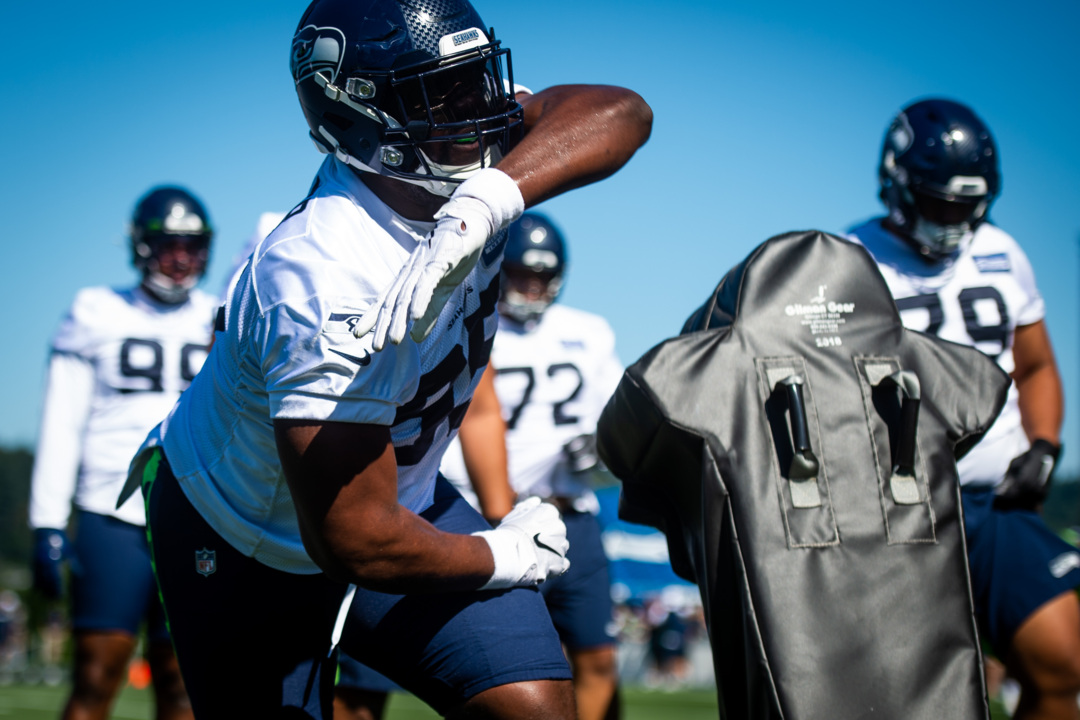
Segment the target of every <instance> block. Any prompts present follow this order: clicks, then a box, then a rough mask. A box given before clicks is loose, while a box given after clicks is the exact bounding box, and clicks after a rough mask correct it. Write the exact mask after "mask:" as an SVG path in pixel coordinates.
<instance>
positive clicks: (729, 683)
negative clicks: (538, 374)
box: [598, 231, 1009, 720]
mask: <svg viewBox="0 0 1080 720" xmlns="http://www.w3.org/2000/svg"><path fill="white" fill-rule="evenodd" d="M901 372H903V373H907V374H906V375H903V374H896V373H901ZM790 374H794V375H796V376H799V380H800V381H801V382H800V387H799V390H800V391H801V400H800V399H799V398H795V397H794V395H793V393H794V389H789V388H788V387H787V386H783V385H780V386H778V385H777V383H778V382H780V381H781V380H783V379H784V378H785V377H787V376H788V375H790ZM894 375H895V377H893V378H892V379H888V378H889V377H890V376H894ZM898 383H900V384H898ZM904 383H907V386H903V385H904ZM1008 384H1009V379H1008V376H1007V375H1005V373H1004V372H1002V371H1001V370H1000V369H999V368H998V366H997V365H996V364H995V363H994V362H993V361H992V360H990V359H989V358H987V357H986V356H984V355H982V354H981V353H979V352H977V351H975V350H973V349H971V348H967V347H961V346H958V345H953V344H951V343H946V342H942V341H939V340H937V339H935V338H931V337H928V336H925V335H922V334H919V333H915V332H911V331H908V330H905V329H904V328H903V326H902V325H901V323H900V318H899V315H898V313H897V311H896V307H895V305H894V303H893V301H892V299H891V297H890V295H889V291H888V288H887V287H886V285H885V282H884V280H883V279H882V278H881V276H880V275H879V273H878V271H877V268H876V266H875V264H874V262H873V260H872V258H871V257H870V256H869V255H868V254H867V253H866V252H865V251H864V250H863V249H862V248H861V247H860V246H858V245H854V244H852V243H849V242H847V241H845V240H842V239H840V238H837V237H835V236H831V235H827V234H825V233H821V232H816V231H808V232H798V233H789V234H786V235H781V236H778V237H775V238H772V239H770V240H768V241H766V242H765V243H763V244H762V245H760V246H759V247H757V248H756V249H755V250H754V251H753V252H752V253H751V254H750V255H749V256H748V257H747V258H746V260H744V261H743V262H742V263H740V264H739V265H737V266H736V267H735V268H733V269H732V270H731V271H730V272H729V273H728V274H727V275H726V276H725V277H724V278H723V280H722V281H721V282H720V284H719V285H718V286H717V287H716V289H715V291H714V292H713V293H712V295H711V296H710V297H709V299H708V300H707V301H706V302H705V304H704V305H702V307H701V308H699V309H698V310H697V311H696V312H695V313H694V314H693V315H692V316H691V318H690V319H689V320H688V321H687V323H686V325H685V326H684V334H682V335H680V336H678V337H674V338H671V339H669V340H667V341H665V342H663V343H661V344H660V345H658V346H656V347H655V348H653V349H652V350H650V351H649V352H648V353H646V354H645V355H644V356H643V357H642V358H641V359H640V360H638V362H636V363H635V364H634V365H633V366H631V367H630V368H629V369H628V370H627V372H626V375H625V376H624V378H623V381H622V383H621V384H620V386H619V388H618V390H617V391H616V393H615V395H614V396H613V397H612V399H611V401H610V402H609V404H608V406H607V408H606V409H605V411H604V414H603V417H602V418H601V421H600V428H599V433H598V448H599V451H600V454H601V457H602V458H603V459H604V461H605V462H606V463H607V465H608V467H609V468H610V469H611V470H612V471H613V472H614V473H615V474H616V475H617V476H618V477H619V478H620V479H622V481H623V495H622V499H621V504H620V515H621V516H622V517H624V518H625V519H628V520H632V521H635V522H643V523H645V524H649V525H652V526H654V527H658V528H660V529H661V530H663V531H664V532H665V533H666V535H667V539H668V546H669V549H670V551H671V556H672V563H673V566H674V567H675V569H676V571H677V572H679V573H680V574H681V575H683V576H684V577H687V578H690V579H692V580H695V581H696V582H697V583H698V585H699V587H700V588H701V591H702V598H703V601H704V604H705V610H706V620H707V622H708V625H709V631H710V639H711V643H712V647H713V657H714V663H715V669H716V673H717V680H718V689H719V694H720V701H721V714H722V716H724V717H730V718H824V717H827V718H831V719H838V718H866V717H877V718H904V719H905V720H912V719H914V718H943V717H949V718H973V717H987V712H988V711H987V706H986V701H985V689H984V686H983V679H982V661H981V656H980V653H979V645H978V639H977V635H976V631H975V625H974V619H973V614H972V606H971V597H970V590H969V584H968V580H967V560H966V557H965V550H964V540H963V532H962V527H961V520H960V512H961V511H960V504H959V489H958V487H959V486H958V482H957V476H956V465H955V461H956V458H957V455H958V453H960V452H961V451H962V450H964V449H967V448H970V447H971V445H972V444H973V443H974V441H976V440H977V439H978V438H979V437H981V436H982V434H984V433H985V432H986V430H987V429H988V428H989V427H990V425H991V423H992V422H993V420H994V419H995V418H996V416H997V414H998V412H1000V409H1001V407H1002V405H1003V403H1004V401H1005V396H1006V392H1007V389H1008ZM916 391H917V392H916ZM905 392H906V393H907V396H908V399H909V402H907V404H906V405H905V404H904V393H905ZM793 402H794V403H796V404H799V403H801V406H802V410H803V411H804V412H805V416H806V420H805V430H803V429H801V428H802V426H801V425H800V424H799V423H801V422H802V421H801V420H799V419H798V418H795V417H794V416H793V414H792V403H793ZM905 408H906V410H905ZM905 413H906V414H905ZM905 418H906V420H905ZM916 419H917V424H916V425H914V426H913V427H916V428H917V429H916V433H915V437H913V438H911V437H907V439H906V440H905V437H906V436H905V435H904V434H903V432H902V426H903V425H904V423H905V422H907V423H908V424H911V423H912V422H914V421H915V420H916ZM793 423H795V424H793ZM800 433H802V434H803V435H804V437H805V442H806V445H807V452H806V453H804V455H803V456H802V457H801V458H800V459H799V460H800V461H799V462H793V454H794V453H795V449H794V446H795V440H793V438H795V437H796V436H798V435H799V434H800ZM901 447H903V449H904V452H903V453H901V452H900V450H901ZM901 454H906V455H907V456H908V457H907V459H904V458H901V457H900V455H901ZM815 463H816V464H815ZM815 470H816V473H817V475H816V478H813V479H814V481H815V483H816V492H817V495H816V496H815V495H814V494H813V489H811V488H810V487H809V486H808V485H807V484H806V483H807V482H808V481H809V479H810V478H811V477H812V476H813V473H814V471H815ZM798 483H803V484H801V485H800V484H798ZM815 497H816V498H817V499H818V500H819V501H818V502H815Z"/></svg>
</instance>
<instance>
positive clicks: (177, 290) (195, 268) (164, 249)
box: [135, 235, 210, 305]
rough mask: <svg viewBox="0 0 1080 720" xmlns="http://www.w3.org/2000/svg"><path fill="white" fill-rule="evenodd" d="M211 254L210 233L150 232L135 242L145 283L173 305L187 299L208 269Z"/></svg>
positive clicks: (145, 285) (139, 267)
mask: <svg viewBox="0 0 1080 720" xmlns="http://www.w3.org/2000/svg"><path fill="white" fill-rule="evenodd" d="M209 253H210V237H209V236H208V235H148V236H145V237H143V238H141V239H140V240H139V242H137V243H136V244H135V254H136V258H137V260H136V267H137V268H138V269H139V270H141V271H142V273H143V286H144V287H145V288H146V289H147V290H149V291H150V292H151V293H152V294H153V295H154V297H156V298H157V299H159V300H161V301H162V302H164V303H167V304H170V305H175V304H179V303H182V302H185V301H186V300H187V298H188V295H189V294H190V293H191V290H192V288H194V287H195V286H196V285H197V284H198V282H199V280H200V279H202V276H203V274H204V273H205V272H206V262H207V259H208V258H209Z"/></svg>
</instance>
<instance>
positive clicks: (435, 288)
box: [353, 168, 525, 351]
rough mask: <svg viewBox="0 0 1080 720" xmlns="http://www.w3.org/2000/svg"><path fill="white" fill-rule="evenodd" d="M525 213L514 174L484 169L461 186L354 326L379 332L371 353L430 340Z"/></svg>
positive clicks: (359, 331)
mask: <svg viewBox="0 0 1080 720" xmlns="http://www.w3.org/2000/svg"><path fill="white" fill-rule="evenodd" d="M524 211H525V201H524V199H523V198H522V197H521V191H520V190H519V189H518V186H517V183H515V182H514V181H513V180H512V179H511V178H510V176H509V175H507V174H506V173H504V172H502V171H501V170H498V169H496V168H485V169H484V170H481V171H480V172H478V173H476V174H475V175H473V176H472V177H470V178H469V179H468V180H466V181H465V182H463V183H461V185H459V186H458V189H457V190H455V191H454V194H453V195H451V196H450V199H449V200H447V201H446V204H445V205H443V206H442V207H441V208H440V209H439V211H438V212H437V213H435V221H436V222H435V229H434V230H432V231H431V234H430V235H428V236H427V238H425V239H424V241H423V242H421V243H420V244H418V245H417V246H416V249H415V250H413V252H412V255H410V256H409V259H408V261H407V262H406V263H405V266H404V267H403V268H402V269H401V271H400V272H399V273H398V276H397V278H396V279H395V280H394V282H393V283H392V284H391V285H390V287H389V288H387V289H386V290H385V291H383V292H382V293H380V295H379V297H378V299H377V300H376V301H375V304H374V305H372V306H371V307H370V308H368V311H367V312H366V313H364V315H363V316H362V317H361V318H360V321H359V322H358V323H356V325H355V326H354V327H353V334H354V335H355V336H356V337H362V336H364V335H366V334H367V333H368V332H369V331H371V330H372V329H374V331H375V335H374V337H373V339H372V343H371V345H372V348H373V349H374V350H376V351H379V350H382V349H383V348H384V347H385V346H386V341H387V340H389V341H390V342H391V343H393V344H394V345H397V344H399V343H400V342H401V341H402V340H404V339H405V332H406V330H408V327H409V323H410V322H412V332H411V333H410V337H412V339H413V340H414V341H416V342H420V341H421V340H423V339H424V338H426V337H427V336H428V333H430V332H431V328H432V327H433V326H434V324H435V319H436V318H437V317H438V316H439V313H440V312H442V309H443V306H444V305H446V301H447V300H448V299H449V298H450V295H451V294H452V293H453V292H454V289H455V288H456V287H457V286H458V285H460V284H461V282H462V281H463V280H464V279H465V277H466V276H467V275H468V274H469V272H471V271H472V269H473V268H474V267H476V263H477V261H478V260H479V259H480V254H481V253H482V252H483V251H484V246H485V245H486V244H487V241H488V239H489V238H491V236H492V235H494V234H495V233H497V232H499V231H500V230H502V229H503V228H505V227H506V226H507V225H509V224H510V223H511V222H513V221H514V220H517V218H518V217H519V216H520V215H521V213H522V212H524Z"/></svg>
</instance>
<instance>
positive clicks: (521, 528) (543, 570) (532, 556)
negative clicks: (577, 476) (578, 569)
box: [473, 497, 570, 590]
mask: <svg viewBox="0 0 1080 720" xmlns="http://www.w3.org/2000/svg"><path fill="white" fill-rule="evenodd" d="M473 535H476V536H478V537H482V538H484V540H487V543H488V546H490V547H491V555H492V557H494V558H495V572H494V573H493V574H492V576H491V579H490V580H488V581H487V583H486V584H485V585H484V586H483V587H482V588H480V589H481V590H498V589H502V588H511V587H518V586H524V587H532V586H534V585H539V584H540V583H542V582H544V580H546V579H548V578H552V577H557V576H559V575H562V574H563V573H564V572H566V570H567V568H569V567H570V561H569V560H567V559H566V552H567V551H568V550H569V549H570V543H569V542H567V540H566V525H564V524H563V521H562V518H561V517H559V511H558V510H557V509H556V508H555V506H554V505H552V504H550V503H545V502H541V501H540V498H537V497H531V498H529V499H528V500H523V501H522V502H519V503H518V504H517V505H515V506H514V509H513V510H511V511H510V512H509V513H508V514H507V515H506V517H504V518H503V519H502V522H500V523H499V526H498V527H496V528H495V529H494V530H483V531H481V532H474V533H473Z"/></svg>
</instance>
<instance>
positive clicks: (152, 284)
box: [142, 271, 199, 305]
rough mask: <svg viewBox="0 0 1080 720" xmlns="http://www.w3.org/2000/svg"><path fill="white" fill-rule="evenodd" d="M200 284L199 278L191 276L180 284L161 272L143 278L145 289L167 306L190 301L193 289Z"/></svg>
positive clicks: (150, 273)
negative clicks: (189, 297)
mask: <svg viewBox="0 0 1080 720" xmlns="http://www.w3.org/2000/svg"><path fill="white" fill-rule="evenodd" d="M198 282H199V278H197V277H195V276H194V275H189V276H187V277H186V278H184V279H183V280H181V281H180V282H177V281H175V280H173V279H172V278H170V277H167V276H165V275H162V274H161V273H159V272H153V271H151V272H147V273H146V275H145V276H143V281H142V284H143V287H144V288H146V290H147V292H149V293H150V294H151V295H153V296H154V297H155V298H157V299H158V300H160V301H161V302H163V303H165V304H167V305H179V304H180V303H182V302H185V301H186V300H187V299H188V295H189V294H190V293H191V288H193V287H195V284H196V283H198Z"/></svg>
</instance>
